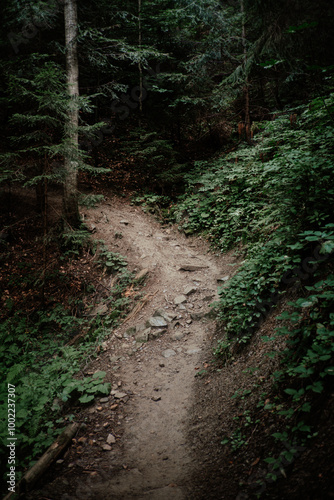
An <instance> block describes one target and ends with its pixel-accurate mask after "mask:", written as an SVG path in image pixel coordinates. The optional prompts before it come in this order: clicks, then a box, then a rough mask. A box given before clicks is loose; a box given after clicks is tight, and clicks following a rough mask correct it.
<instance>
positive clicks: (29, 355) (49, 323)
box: [0, 200, 140, 484]
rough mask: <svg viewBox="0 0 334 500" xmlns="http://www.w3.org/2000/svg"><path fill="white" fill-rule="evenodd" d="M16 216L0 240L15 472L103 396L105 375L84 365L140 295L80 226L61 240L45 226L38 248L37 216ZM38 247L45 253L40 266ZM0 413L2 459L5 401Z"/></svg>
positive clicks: (120, 261) (124, 270) (4, 363)
mask: <svg viewBox="0 0 334 500" xmlns="http://www.w3.org/2000/svg"><path fill="white" fill-rule="evenodd" d="M86 201H87V200H86ZM93 201H94V200H93ZM96 201H100V200H95V202H96ZM23 210H25V208H24V207H23ZM3 213H5V211H4V212H3ZM16 215H17V217H18V221H17V223H16V224H15V225H14V226H13V228H12V236H11V238H10V241H8V242H7V241H5V240H2V241H1V249H0V257H1V263H2V267H3V269H4V271H5V272H3V273H2V275H1V291H2V296H1V318H0V319H1V322H0V345H1V347H0V353H1V356H0V358H1V363H0V364H1V367H0V368H1V372H2V373H3V375H4V376H3V378H2V382H1V384H0V397H1V400H4V401H5V400H7V386H8V384H11V386H15V388H16V389H15V391H16V400H15V401H16V407H15V431H16V433H17V435H19V436H20V438H19V439H20V446H18V448H17V453H18V456H17V459H18V462H17V470H18V471H21V472H22V471H24V469H25V468H26V467H27V466H30V465H31V464H32V463H33V461H34V460H35V458H36V457H39V456H40V455H41V454H42V453H43V452H44V451H45V449H46V448H47V447H48V446H49V445H50V444H51V443H52V442H53V441H54V439H55V437H56V436H57V435H58V434H59V433H60V432H61V431H62V430H63V429H64V427H65V426H66V425H67V424H68V423H69V422H71V421H72V420H73V419H74V418H75V414H76V413H77V412H78V411H80V409H81V408H82V407H83V405H86V404H89V403H91V402H92V401H93V400H94V398H95V397H96V396H104V395H108V394H109V393H110V388H111V384H110V380H109V379H108V377H106V372H104V371H102V370H98V371H96V372H95V373H91V374H87V372H86V371H85V367H87V365H88V364H89V363H90V362H91V360H92V359H94V357H95V356H96V355H97V354H98V353H99V351H100V349H101V345H102V343H103V340H104V338H105V336H106V335H107V334H109V333H110V329H112V328H114V327H115V326H116V325H117V324H118V323H119V321H120V319H121V318H123V317H124V316H125V315H126V313H127V312H128V311H129V308H130V307H131V304H132V303H133V300H136V297H137V298H138V296H139V295H140V294H139V295H138V294H135V293H132V297H131V298H130V297H129V296H127V294H126V290H127V289H128V287H129V285H130V284H131V283H132V281H133V274H132V273H131V272H130V271H129V270H128V267H127V262H126V259H125V258H124V257H123V256H122V255H120V254H119V253H114V252H110V251H109V250H108V249H107V248H106V246H105V245H104V243H103V241H96V240H93V239H92V238H91V235H90V233H89V232H88V231H87V229H86V228H85V226H83V227H82V229H80V230H77V231H72V230H71V231H70V230H68V231H67V232H65V233H64V234H63V236H62V238H61V239H58V238H57V237H56V234H57V231H56V228H54V229H53V231H51V230H50V231H49V235H52V236H51V237H50V236H49V239H48V243H47V249H45V247H44V245H43V239H42V238H41V237H40V232H41V231H40V227H39V226H40V224H41V223H42V222H41V221H40V220H39V218H38V217H37V219H36V220H37V222H36V224H35V225H34V226H33V227H32V226H31V224H30V221H25V220H24V219H23V222H22V214H20V213H17V214H16ZM43 252H47V266H46V268H45V266H44V265H43ZM111 280H112V286H109V284H110V281H111ZM106 283H107V284H108V286H106ZM137 285H138V284H136V287H137ZM132 288H133V285H132ZM136 289H137V288H136ZM101 308H102V309H101ZM0 417H1V418H0V420H1V425H0V436H1V448H0V452H1V453H2V454H3V456H5V455H6V451H5V445H6V439H5V438H6V436H7V405H6V404H4V405H2V407H1V411H0ZM3 465H4V467H3V468H2V469H1V475H3V473H4V471H5V466H6V464H3ZM18 479H19V477H18ZM4 484H5V483H4Z"/></svg>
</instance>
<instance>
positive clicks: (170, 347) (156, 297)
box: [35, 198, 235, 500]
mask: <svg viewBox="0 0 334 500" xmlns="http://www.w3.org/2000/svg"><path fill="white" fill-rule="evenodd" d="M85 216H86V221H87V222H88V224H90V225H91V227H93V229H94V231H95V234H94V236H95V237H96V238H97V239H103V240H104V241H105V244H106V245H107V247H108V249H109V250H110V251H113V252H119V253H121V254H122V255H125V256H126V257H127V260H128V262H129V267H130V268H131V269H135V270H137V272H139V271H140V270H141V269H147V270H148V276H147V278H146V285H145V287H144V288H143V290H142V292H143V293H144V294H145V295H146V297H147V298H148V300H147V302H146V303H145V305H144V306H143V307H142V308H141V309H140V311H138V313H137V314H136V315H131V316H130V319H129V320H127V321H125V322H124V324H123V325H121V326H120V327H119V328H118V329H117V330H116V331H114V332H112V333H111V335H110V336H109V337H108V338H107V339H106V342H104V351H103V352H102V353H101V354H100V356H99V358H98V359H97V360H96V361H94V362H93V363H92V365H91V366H90V367H89V370H90V372H94V371H96V370H99V369H100V370H104V371H106V372H107V373H108V375H109V379H110V380H111V382H112V385H113V390H114V394H113V397H111V398H108V400H107V399H106V398H105V399H102V400H101V401H102V402H97V404H96V405H95V406H94V407H90V408H88V409H87V410H85V413H86V425H87V428H86V429H85V430H84V431H81V437H82V440H81V442H80V448H81V449H80V450H79V452H80V455H79V456H78V455H75V453H74V451H73V449H72V451H70V454H69V458H68V460H72V462H71V463H70V464H68V465H69V466H70V469H68V473H67V474H65V475H63V477H62V479H61V480H60V481H58V482H54V485H55V487H56V489H57V491H59V493H57V494H59V495H61V498H62V499H65V500H66V499H74V498H92V499H99V500H100V499H101V500H103V499H110V500H111V499H128V500H134V499H138V500H140V499H143V500H144V499H152V500H153V499H157V500H158V499H159V500H165V499H166V500H169V499H173V500H178V499H180V500H181V499H188V498H191V494H190V490H188V487H189V486H188V485H189V483H190V479H191V475H192V474H194V472H195V462H196V457H195V455H196V453H195V450H193V449H192V448H191V446H190V445H189V444H188V442H187V432H188V420H189V416H190V413H191V411H192V405H193V400H194V390H195V383H196V380H197V379H196V378H195V374H196V373H197V372H198V371H199V370H201V369H203V368H205V362H206V360H205V355H207V354H206V353H207V352H210V353H211V342H210V339H212V336H213V335H214V322H213V321H212V320H210V319H209V318H208V317H205V316H204V314H205V313H207V312H208V311H210V306H209V304H210V303H212V302H213V301H214V300H215V299H217V297H218V295H217V287H218V282H217V280H218V279H219V278H222V277H224V276H226V275H231V273H233V270H234V268H233V267H231V265H232V266H233V265H234V263H235V259H234V258H233V257H232V255H229V254H227V255H225V256H222V255H220V254H219V255H215V254H214V253H213V252H212V251H210V249H209V246H208V245H207V243H206V242H205V241H203V240H201V239H200V238H198V237H197V238H196V237H186V236H185V235H183V234H181V233H180V232H179V231H178V230H177V228H176V227H171V226H168V227H165V228H164V227H162V226H161V225H160V224H159V223H158V222H157V221H156V220H155V219H154V218H153V217H152V216H151V215H148V214H145V213H144V212H143V210H142V209H141V208H139V207H135V206H131V205H129V204H128V203H126V202H125V201H122V200H119V199H117V198H116V199H112V200H110V201H107V202H106V203H105V204H103V205H100V206H99V207H98V208H96V209H91V210H86V211H85ZM187 265H188V266H193V267H190V269H194V270H192V271H185V270H181V269H180V268H181V267H186V266H187ZM194 266H195V267H194ZM187 287H188V289H187ZM189 292H190V293H189ZM184 293H186V294H187V293H189V294H188V295H186V294H185V299H186V301H184V302H183V303H182V304H180V305H176V304H175V298H177V297H178V296H180V295H183V294H184ZM180 300H181V299H180ZM182 300H184V299H182ZM157 309H163V311H164V312H165V313H168V314H169V315H170V316H171V317H174V319H173V320H172V321H171V322H169V323H168V326H167V328H162V329H161V328H160V329H159V328H157V329H155V328H152V330H151V336H152V334H153V335H157V334H156V332H158V335H157V337H156V338H154V339H153V340H149V341H148V342H138V341H136V340H135V338H134V337H133V336H129V333H128V332H129V330H128V329H129V328H130V327H133V328H134V327H137V329H139V330H140V326H139V325H142V324H143V323H145V322H146V321H147V320H148V319H149V318H150V317H152V315H153V314H154V312H155V311H156V310H157ZM168 320H169V318H168ZM138 326H139V328H138ZM209 346H210V347H209ZM209 356H210V355H209ZM110 436H112V437H110ZM108 437H109V440H108ZM115 438H116V440H115ZM113 441H116V442H115V443H114V442H113ZM88 443H89V444H88ZM106 445H107V446H106ZM103 447H104V448H103ZM72 448H73V447H72ZM49 486H51V485H49ZM54 492H55V490H53V494H54ZM44 494H45V492H44ZM49 494H50V493H49ZM189 495H190V496H189ZM35 498H36V496H35ZM51 498H55V499H56V498H60V497H57V496H51Z"/></svg>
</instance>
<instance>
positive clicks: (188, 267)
mask: <svg viewBox="0 0 334 500" xmlns="http://www.w3.org/2000/svg"><path fill="white" fill-rule="evenodd" d="M208 267H209V266H206V265H205V264H202V265H195V264H182V266H181V267H180V268H179V271H190V272H194V271H200V270H201V269H206V268H208Z"/></svg>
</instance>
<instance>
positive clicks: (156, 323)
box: [146, 316, 168, 328]
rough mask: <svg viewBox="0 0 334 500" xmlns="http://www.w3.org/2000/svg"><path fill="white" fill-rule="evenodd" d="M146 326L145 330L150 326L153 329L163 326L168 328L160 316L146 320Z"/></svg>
mask: <svg viewBox="0 0 334 500" xmlns="http://www.w3.org/2000/svg"><path fill="white" fill-rule="evenodd" d="M146 326H147V328H149V327H151V326H152V327H154V328H159V327H160V328H161V327H163V326H168V323H167V321H166V320H165V319H164V318H163V317H162V316H152V317H151V318H149V319H148V320H147V322H146Z"/></svg>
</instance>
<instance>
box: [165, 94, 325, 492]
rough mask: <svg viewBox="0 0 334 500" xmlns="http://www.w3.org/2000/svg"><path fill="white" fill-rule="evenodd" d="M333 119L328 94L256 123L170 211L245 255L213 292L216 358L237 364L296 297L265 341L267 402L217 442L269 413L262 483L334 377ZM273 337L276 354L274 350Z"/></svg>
mask: <svg viewBox="0 0 334 500" xmlns="http://www.w3.org/2000/svg"><path fill="white" fill-rule="evenodd" d="M292 112H293V113H294V115H295V116H297V120H296V122H295V123H290V120H289V115H290V113H292ZM333 117H334V95H330V96H328V97H327V98H322V97H319V98H317V99H314V100H313V101H312V102H310V103H309V105H308V106H300V107H298V108H296V109H293V110H291V109H290V110H287V111H286V112H284V113H281V114H279V115H278V116H277V117H276V118H275V120H273V121H271V122H265V123H262V124H261V131H260V132H259V133H258V135H256V136H255V138H254V141H253V144H252V145H251V146H249V145H246V144H243V145H240V147H239V148H238V149H237V150H235V151H233V152H230V153H227V154H222V155H219V156H217V157H216V158H215V159H214V160H211V161H205V162H197V164H196V167H195V170H193V171H192V173H191V174H189V175H188V176H187V182H188V189H187V191H186V194H185V195H184V196H182V197H181V199H180V201H179V203H178V204H177V205H176V206H175V207H174V208H173V213H174V217H175V219H176V221H177V222H178V223H179V225H180V228H181V229H183V230H184V232H185V233H186V234H192V233H195V232H201V233H202V234H204V235H206V237H207V239H208V240H209V241H211V242H212V243H213V245H214V246H215V247H216V248H217V247H218V248H220V249H221V251H226V250H228V249H231V248H236V249H237V251H238V252H239V253H240V254H242V255H243V257H244V261H243V263H242V265H241V267H240V270H239V272H238V273H237V274H236V275H235V276H234V277H233V278H231V279H230V280H228V281H226V282H225V283H224V286H223V287H221V288H220V290H219V295H220V301H219V319H220V321H221V322H222V323H223V325H224V336H223V338H222V339H221V340H220V341H219V342H218V346H217V348H216V351H215V354H216V356H217V357H218V358H219V359H221V360H223V361H224V362H227V363H228V362H230V360H233V359H235V356H236V355H238V354H239V353H240V352H242V348H243V346H245V345H247V344H249V342H250V341H251V339H252V337H253V335H254V333H255V332H256V331H257V329H258V328H259V326H260V325H261V323H262V322H263V321H264V320H265V319H266V318H267V317H268V315H269V314H270V313H271V311H272V310H274V309H275V307H276V305H277V304H278V302H279V301H280V298H281V297H282V295H284V294H286V293H288V292H289V290H290V289H291V287H293V289H294V293H295V294H296V296H297V298H296V300H294V301H293V302H292V303H289V305H288V307H289V309H288V310H286V311H285V312H284V313H283V314H282V315H281V317H280V319H281V321H282V322H283V323H282V326H280V327H279V328H278V330H277V331H276V332H274V333H273V334H272V335H271V336H267V337H266V338H265V339H263V341H264V342H272V343H273V351H272V353H271V354H270V355H271V356H272V357H277V356H278V357H279V362H280V366H281V369H280V370H278V371H277V372H276V373H275V374H274V376H273V380H272V394H275V398H270V399H271V400H274V402H270V403H269V402H268V401H267V402H263V401H266V398H264V399H263V400H262V399H261V397H260V395H259V396H258V397H259V404H258V408H257V410H255V411H254V415H248V418H244V419H243V421H242V422H239V425H238V426H237V425H236V426H235V430H234V431H233V433H232V434H231V435H230V436H225V437H224V439H223V444H228V445H229V446H231V448H232V451H234V452H235V451H236V450H237V449H239V448H241V447H243V446H247V444H248V440H249V437H250V435H251V432H253V431H250V430H249V427H250V426H249V421H250V420H249V419H253V421H254V422H256V421H257V415H256V413H257V412H261V411H262V412H268V411H269V412H270V414H271V418H274V420H275V419H276V420H275V422H276V424H275V425H276V426H277V429H278V430H277V432H274V433H272V437H273V445H272V454H271V455H270V456H267V457H262V458H263V459H265V461H266V462H267V464H269V465H270V471H269V472H268V477H267V478H264V479H263V481H264V482H265V481H267V480H269V479H270V480H271V481H272V480H275V479H277V478H278V477H280V476H282V473H281V472H280V471H281V470H284V467H285V466H286V465H287V464H291V463H292V462H293V461H294V459H295V458H296V456H297V455H298V454H299V452H298V450H300V449H301V448H300V447H301V446H302V447H303V446H304V445H305V444H306V443H307V442H308V440H309V439H311V438H312V437H315V436H316V429H314V424H315V422H314V421H313V422H312V418H311V415H312V412H313V411H314V409H315V408H317V405H318V400H319V397H320V396H323V395H326V394H327V393H328V391H329V390H330V384H331V380H332V379H331V377H332V375H333V374H334V359H333V358H334V356H333V355H334V352H333V351H334V348H333V337H334V315H333V312H332V311H333V310H334V307H333V306H334V301H333V299H334V277H333V263H332V252H333V250H334V219H333V210H332V207H333V206H334V187H333V173H334V172H333V170H334V167H333V165H334V162H333V159H334V158H333V153H334V150H333V144H334V141H333V139H334V118H333ZM278 338H280V339H282V340H283V342H284V344H285V346H286V347H285V348H284V351H283V352H282V351H281V350H279V349H276V348H275V345H276V342H277V339H278ZM279 345H281V344H279ZM267 399H268V398H267ZM261 401H262V402H261ZM280 447H281V450H280ZM277 448H278V452H276V451H275V450H277ZM296 450H297V451H296ZM284 474H285V473H284ZM284 474H283V475H284ZM268 478H269V479H268Z"/></svg>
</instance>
